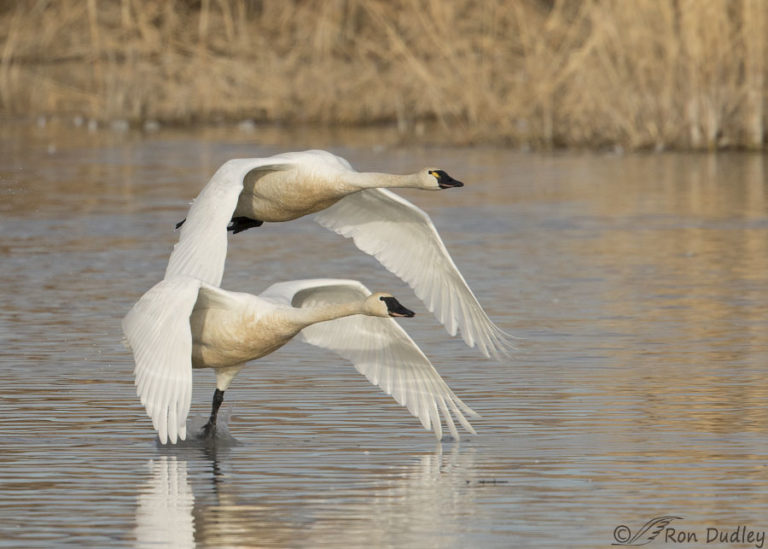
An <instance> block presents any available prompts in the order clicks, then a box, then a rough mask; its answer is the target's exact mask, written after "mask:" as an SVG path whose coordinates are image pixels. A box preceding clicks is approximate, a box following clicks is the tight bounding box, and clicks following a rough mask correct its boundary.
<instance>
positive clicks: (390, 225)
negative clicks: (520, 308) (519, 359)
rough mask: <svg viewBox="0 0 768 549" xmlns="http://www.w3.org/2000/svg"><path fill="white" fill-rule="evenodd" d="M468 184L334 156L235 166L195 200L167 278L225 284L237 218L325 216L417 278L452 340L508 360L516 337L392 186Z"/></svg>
mask: <svg viewBox="0 0 768 549" xmlns="http://www.w3.org/2000/svg"><path fill="white" fill-rule="evenodd" d="M461 185H462V184H461V183H460V182H458V181H456V180H454V179H453V178H451V177H450V176H449V175H448V174H446V173H445V172H444V171H442V170H438V169H434V168H427V169H424V170H422V171H419V172H416V173H414V174H408V175H392V174H385V173H361V172H357V171H355V170H354V169H352V167H351V166H350V164H349V162H347V161H346V160H345V159H343V158H341V157H338V156H335V155H333V154H331V153H329V152H326V151H305V152H293V153H284V154H279V155H276V156H272V157H268V158H251V159H238V160H230V161H229V162H226V163H225V164H224V165H223V166H221V168H219V170H218V171H217V172H216V173H215V174H214V175H213V177H212V178H211V180H210V182H209V183H208V184H207V185H206V186H205V187H204V188H203V190H202V191H201V192H200V194H199V195H198V197H197V198H196V199H195V201H194V203H193V204H192V207H191V208H190V210H189V214H188V215H187V218H186V220H185V222H184V225H183V226H182V228H181V236H180V238H179V242H178V244H176V246H175V247H174V250H173V253H172V254H171V258H170V260H169V263H168V268H167V270H166V277H169V276H173V275H186V276H192V277H195V278H199V279H200V280H202V281H204V282H206V283H208V284H211V285H214V286H218V285H219V284H220V282H221V278H222V275H223V272H224V261H225V259H226V253H227V236H226V231H225V228H226V227H227V225H228V224H229V223H230V221H231V220H233V219H236V218H241V219H244V218H245V219H251V220H258V221H261V222H264V221H266V222H277V221H288V220H291V219H296V218H298V217H301V216H303V215H307V214H311V213H318V212H319V213H318V215H317V216H316V217H315V220H316V221H317V222H318V223H320V224H321V225H322V226H324V227H326V228H328V229H330V230H332V231H335V232H337V233H338V234H341V235H343V236H345V237H347V238H352V239H353V241H354V243H355V245H356V246H357V247H358V248H359V249H361V250H362V251H364V252H366V253H368V254H371V255H373V256H374V257H376V258H377V259H378V260H379V261H380V262H381V264H382V265H384V266H385V267H386V268H387V269H389V270H390V271H392V272H393V273H394V274H396V275H397V276H399V277H400V278H402V279H403V280H404V281H405V282H407V283H408V284H409V285H410V286H411V288H413V289H414V291H415V293H416V295H417V296H418V297H419V298H420V299H421V300H422V301H423V302H424V303H425V305H426V306H427V308H428V309H429V310H430V311H431V312H433V313H434V314H435V316H436V317H437V319H438V320H439V321H440V322H442V323H443V324H444V325H445V327H446V329H447V330H448V332H449V333H450V334H451V335H456V333H457V331H458V332H461V336H462V338H463V339H464V341H465V342H466V343H467V345H469V346H470V347H474V346H477V347H478V348H479V349H480V351H482V353H483V354H484V355H485V356H493V357H494V358H497V359H498V358H500V357H501V356H502V355H505V354H507V352H508V350H509V349H510V348H511V343H510V340H509V337H510V336H509V335H508V334H506V333H505V332H504V331H502V330H501V329H500V328H498V327H497V326H496V325H495V324H494V323H493V322H492V321H491V320H490V318H488V315H487V314H486V313H485V311H484V310H483V308H482V306H481V305H480V303H479V302H478V300H477V298H476V297H475V295H474V294H473V293H472V290H470V288H469V286H468V285H467V283H466V281H465V279H464V277H463V276H462V275H461V273H460V272H459V270H458V268H457V267H456V264H455V263H454V262H453V260H452V259H451V256H450V254H449V253H448V250H447V249H446V248H445V245H444V244H443V242H442V240H441V239H440V236H439V235H438V233H437V230H436V229H435V226H434V225H433V223H432V221H431V220H430V218H429V216H428V215H427V214H426V213H425V212H424V211H422V210H421V209H419V208H418V207H416V206H415V205H413V204H412V203H410V202H409V201H407V200H405V199H403V198H401V197H400V196H398V195H396V194H395V193H393V192H391V191H389V190H387V189H386V188H385V187H387V188H398V187H400V188H406V187H407V188H418V189H423V190H440V189H442V188H448V187H457V186H461ZM238 230H240V229H238Z"/></svg>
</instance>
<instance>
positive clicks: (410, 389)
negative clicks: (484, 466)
mask: <svg viewBox="0 0 768 549" xmlns="http://www.w3.org/2000/svg"><path fill="white" fill-rule="evenodd" d="M370 294H371V292H370V291H369V290H368V288H366V287H365V286H363V285H362V284H361V283H359V282H357V281H355V280H336V279H315V280H297V281H291V282H284V283H279V284H275V285H273V286H271V287H270V288H269V289H268V290H267V291H266V292H264V293H263V294H261V297H269V298H272V299H282V300H283V301H284V302H289V303H291V304H292V305H293V306H294V307H308V306H317V305H321V304H328V303H346V302H349V301H354V300H357V299H364V298H365V297H367V296H369V295H370ZM301 335H302V337H303V339H304V340H305V341H306V342H307V343H311V344H312V345H316V346H318V347H322V348H324V349H329V350H331V351H334V352H336V353H338V354H339V355H341V356H342V357H344V358H346V359H347V360H349V361H351V362H352V363H353V364H354V365H355V368H356V369H357V371H358V372H360V373H361V374H363V375H364V376H365V377H367V378H368V381H370V382H371V383H373V384H374V385H376V386H378V387H380V388H381V389H382V390H383V391H384V392H385V393H387V394H388V395H392V397H394V399H395V400H396V401H397V402H398V403H399V404H401V405H403V406H405V407H407V408H408V410H409V411H410V412H411V414H413V415H414V416H416V417H417V418H419V419H420V420H421V423H422V425H423V426H424V428H425V429H427V430H434V432H435V435H436V436H437V438H438V439H440V438H442V435H443V428H442V420H441V418H440V416H441V414H442V417H443V418H444V419H445V423H446V425H447V426H448V429H449V431H450V432H451V435H452V436H453V437H454V438H455V439H457V440H458V438H459V433H458V431H457V429H456V426H455V425H454V422H453V417H454V416H455V418H456V419H457V420H458V421H459V423H461V424H462V425H463V426H464V428H465V429H466V430H467V431H469V432H470V433H475V430H474V429H473V428H472V425H470V424H469V421H467V418H466V417H465V416H464V414H466V415H469V416H475V417H476V416H477V414H476V413H475V412H474V411H473V410H472V409H471V408H469V406H467V405H466V404H464V403H463V402H462V401H461V400H460V399H459V397H457V396H456V395H455V394H454V393H453V391H451V389H450V388H449V387H448V385H447V384H446V383H445V381H443V379H442V378H441V377H440V374H438V373H437V370H435V368H434V366H432V363H431V362H430V361H429V359H428V358H427V357H426V356H425V355H424V353H422V352H421V349H419V347H418V346H417V345H416V344H415V343H414V342H413V340H412V339H411V338H410V337H408V334H406V333H405V331H404V330H403V329H402V328H401V327H400V326H399V325H398V324H397V322H395V321H394V320H393V319H391V318H379V317H371V316H365V315H355V316H349V317H345V318H340V319H337V320H330V321H327V322H320V323H318V324H313V325H312V326H309V327H307V328H304V329H303V330H302V331H301Z"/></svg>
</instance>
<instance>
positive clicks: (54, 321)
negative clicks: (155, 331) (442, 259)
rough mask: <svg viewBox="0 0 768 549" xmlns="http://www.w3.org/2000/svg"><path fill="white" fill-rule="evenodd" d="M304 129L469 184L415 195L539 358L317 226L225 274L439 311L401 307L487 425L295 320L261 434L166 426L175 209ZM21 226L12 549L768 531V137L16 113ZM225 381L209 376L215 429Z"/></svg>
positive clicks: (10, 239) (14, 264)
mask: <svg viewBox="0 0 768 549" xmlns="http://www.w3.org/2000/svg"><path fill="white" fill-rule="evenodd" d="M265 142H268V143H270V144H269V145H265V144H264V143H265ZM349 143H356V145H354V146H352V145H349ZM310 146H313V147H323V148H328V149H331V150H333V151H334V152H336V153H338V154H341V155H342V156H345V157H346V158H348V159H349V160H350V161H351V162H352V164H353V165H355V166H356V167H357V168H358V169H363V170H370V171H377V170H378V171H384V170H386V171H392V172H401V173H402V172H409V171H414V170H415V169H417V168H420V167H422V166H426V165H430V166H433V165H434V166H439V167H442V168H443V169H445V170H447V171H448V172H449V173H451V174H452V175H454V177H457V178H459V179H461V180H463V181H464V182H465V183H466V186H465V187H464V188H463V189H460V190H450V191H445V192H439V193H425V192H418V191H410V192H403V193H402V194H403V195H405V196H406V197H407V198H409V199H410V200H412V201H413V202H415V203H416V204H418V205H419V206H421V207H422V208H424V209H425V210H427V211H428V212H429V213H430V215H431V216H432V219H433V221H434V222H435V224H436V225H437V227H438V229H439V231H440V233H441V234H442V235H443V238H444V240H445V243H446V246H447V247H448V249H449V250H450V251H451V253H452V254H453V257H454V259H455V261H456V263H457V264H458V265H459V267H460V268H461V270H462V272H463V273H464V275H465V277H466V278H467V280H468V281H469V283H470V285H471V286H472V288H473V289H474V291H475V293H476V294H477V296H478V298H479V299H480V301H481V302H482V303H483V304H484V305H485V306H486V309H487V310H488V312H489V314H490V315H491V316H492V317H493V318H494V319H495V320H496V321H497V323H498V324H499V325H500V326H501V327H502V328H504V329H505V330H507V331H509V332H511V333H513V334H515V335H517V336H519V337H520V338H521V339H519V340H518V350H517V352H516V353H515V354H514V356H513V357H512V358H511V359H509V360H506V361H504V362H502V363H496V362H492V361H488V360H486V359H484V358H483V357H482V356H480V355H479V353H477V352H475V351H474V350H472V349H468V348H466V347H465V346H464V345H463V344H462V343H461V342H460V341H459V340H456V339H452V338H450V337H449V336H448V335H447V334H446V333H445V332H444V331H443V330H442V328H441V327H440V326H439V325H438V324H437V322H436V321H435V320H434V318H433V317H432V316H431V315H430V314H429V313H428V312H427V311H425V310H424V308H423V306H422V305H421V303H420V302H418V300H417V299H416V298H415V296H414V295H413V293H412V292H411V291H410V290H409V289H408V288H407V287H406V286H404V285H403V284H402V283H401V282H400V281H399V280H398V279H397V278H395V277H394V276H393V275H391V274H389V273H388V272H386V271H384V270H383V269H382V268H380V267H379V266H378V264H377V263H376V262H375V261H374V260H373V259H371V258H370V257H368V256H366V255H364V254H362V253H361V252H358V251H357V250H356V248H355V247H354V246H353V245H352V244H351V243H350V242H349V241H346V240H344V239H343V238H341V237H338V236H336V235H334V234H332V233H330V232H328V231H326V230H324V229H322V228H320V227H319V226H318V225H316V224H315V223H313V222H312V221H311V219H303V220H297V221H294V222H291V223H286V224H271V225H270V224H266V225H265V226H263V227H261V228H259V229H255V230H250V231H247V232H245V233H242V234H239V235H237V236H235V237H230V250H229V259H228V263H227V271H226V273H225V277H224V282H223V286H224V287H225V288H228V289H232V290H238V291H250V292H253V293H258V292H260V291H261V290H263V289H264V288H266V287H267V286H268V285H270V284H271V283H273V282H275V281H279V280H287V279H294V278H305V277H325V276H329V277H344V278H356V279H359V280H361V281H363V282H364V283H365V284H366V285H367V286H369V287H370V288H372V289H379V290H389V291H392V292H393V293H394V294H395V295H397V296H398V297H399V298H400V300H401V301H402V302H403V303H404V304H405V305H406V306H408V307H410V308H413V309H414V310H416V312H417V316H416V318H414V319H410V320H409V319H405V320H403V321H402V323H401V325H402V326H403V327H404V328H405V329H406V330H407V331H408V332H409V333H410V334H411V336H412V337H413V338H414V339H415V340H416V342H417V343H419V344H420V345H421V347H422V348H423V350H424V351H425V353H426V354H427V355H428V356H429V357H430V358H431V359H432V361H433V362H434V364H435V365H436V367H437V368H438V370H439V371H440V372H441V374H442V375H443V377H444V378H445V380H446V381H447V382H448V384H449V385H450V386H451V387H452V388H453V390H454V391H455V392H456V393H457V394H458V395H459V396H460V397H461V398H462V399H463V400H464V401H465V402H467V403H468V404H469V405H470V406H472V407H473V408H474V409H475V410H477V411H478V412H479V413H480V414H481V415H482V416H483V417H482V418H481V419H478V420H475V422H474V425H475V427H476V429H477V431H478V435H477V436H474V435H469V436H466V437H463V438H462V439H461V441H460V442H458V443H453V442H443V443H442V444H441V443H437V442H436V441H435V439H434V437H433V436H432V435H431V434H430V433H428V432H426V431H424V430H423V429H422V428H421V426H420V424H419V422H418V421H417V420H416V419H414V418H412V417H411V416H410V415H409V414H408V413H407V411H405V410H404V409H402V408H400V407H399V406H398V405H397V404H396V403H394V401H392V400H391V399H390V398H389V397H387V396H386V395H384V394H382V393H381V392H380V391H378V390H377V389H376V388H375V387H372V386H370V385H369V384H368V383H367V381H366V380H365V379H364V378H363V377H362V376H360V375H359V374H357V373H356V372H355V371H354V369H353V368H352V367H351V366H350V365H349V364H347V363H345V362H344V361H343V360H342V359H339V358H338V357H336V356H335V355H332V354H330V353H328V352H324V351H320V350H318V349H315V348H312V347H309V346H307V345H304V344H302V343H299V342H293V343H291V344H289V345H287V346H286V347H284V348H283V349H281V350H280V351H278V352H276V353H275V354H273V355H271V356H269V357H267V358H265V359H262V360H260V361H257V362H255V363H253V364H252V365H251V367H250V368H247V369H246V370H244V371H243V372H242V373H241V374H240V375H239V377H237V378H236V379H235V382H234V383H233V385H232V387H231V389H230V390H229V391H227V397H226V401H225V406H224V412H223V413H224V415H225V419H226V420H227V421H228V425H229V430H230V433H231V435H232V436H233V437H234V438H235V439H236V440H237V444H228V445H224V444H220V445H219V446H218V447H217V448H215V449H207V450H206V449H204V448H199V447H194V446H193V447H184V448H162V447H159V446H157V445H156V444H155V440H154V438H153V431H152V428H151V424H150V422H149V420H148V419H147V417H146V415H145V413H144V410H143V409H142V407H141V406H140V404H139V402H138V400H137V398H136V397H135V394H134V388H133V379H132V368H133V362H132V357H131V355H130V353H129V352H128V351H127V350H126V349H125V348H123V346H122V345H121V341H120V340H121V332H120V320H121V318H122V316H123V315H124V314H125V313H126V312H127V310H128V309H129V308H130V306H131V305H132V304H133V302H135V301H136V299H138V297H139V296H140V295H141V294H142V293H143V292H144V291H145V290H147V289H148V288H149V287H150V286H152V285H153V284H154V283H155V282H156V281H158V280H159V279H160V278H161V277H162V274H163V271H164V268H165V263H166V261H167V258H168V254H169V251H170V249H171V246H172V245H173V243H174V242H175V240H176V238H177V233H175V232H174V230H173V226H174V224H175V223H176V222H177V221H179V220H181V219H182V218H183V217H184V215H185V212H186V209H187V207H188V203H189V201H190V200H191V199H192V198H193V197H194V196H195V194H197V192H198V191H199V189H200V188H201V187H202V186H203V184H204V183H205V182H206V181H207V179H208V177H210V175H211V174H212V173H213V171H214V170H215V169H216V168H217V167H218V165H219V164H221V163H222V162H223V161H225V160H226V159H229V158H232V157H242V156H265V155H268V154H273V153H275V152H279V151H282V150H286V149H288V150H290V149H301V148H307V147H310ZM0 230H1V231H2V233H1V234H2V239H0V300H2V301H1V302H0V386H1V387H2V393H0V411H1V412H2V420H1V421H0V547H20V546H24V547H38V546H46V547H49V546H60V545H70V546H90V547H104V546H124V547H132V546H164V545H167V546H173V547H192V546H195V545H197V546H201V547H203V546H207V547H223V546H226V547H324V546H325V547H360V546H367V547H456V548H464V547H524V546H542V547H555V546H558V547H569V546H572V547H609V546H610V545H611V543H615V542H616V541H617V539H615V538H614V532H616V535H617V536H618V539H624V540H627V539H628V537H627V536H632V535H634V534H636V533H638V532H639V531H640V529H641V527H642V526H643V525H644V524H645V523H646V522H647V521H649V520H651V519H653V518H654V517H660V516H672V517H678V518H672V519H668V520H669V525H668V526H669V527H675V528H676V532H680V531H684V532H688V533H693V534H695V535H697V536H698V541H699V542H703V541H704V540H705V538H706V535H707V528H718V529H719V530H721V531H729V532H730V531H733V530H735V529H736V528H737V527H738V526H746V527H747V528H750V529H752V530H755V531H757V532H758V533H759V532H760V531H763V532H765V531H766V530H768V467H767V466H768V413H767V412H768V384H766V367H767V366H768V291H766V290H767V289H768V285H767V283H768V184H767V183H766V174H765V159H764V157H763V156H759V155H751V154H723V155H717V156H707V155H675V154H664V155H636V156H633V155H625V156H621V155H603V154H575V153H567V154H565V153H564V154H531V153H529V154H525V153H517V152H512V151H506V150H494V149H441V148H392V147H380V146H376V140H375V139H374V138H372V137H370V136H368V137H366V138H357V137H354V138H351V139H350V138H344V139H342V138H339V137H338V136H313V135H309V134H306V135H305V134H297V135H292V136H289V137H287V138H283V139H282V141H281V140H280V139H278V138H276V137H275V136H274V135H272V136H269V137H264V136H260V135H259V133H258V132H257V133H255V134H248V135H245V134H240V135H239V134H237V133H233V134H231V135H228V134H226V133H224V132H220V133H218V132H207V133H206V132H199V133H189V134H177V133H172V132H168V133H163V132H159V133H155V134H151V135H143V136H142V135H137V134H132V133H123V134H115V133H110V132H108V131H101V132H96V133H87V132H85V131H84V130H83V131H80V130H77V131H64V130H57V129H53V128H50V127H48V128H37V127H36V128H20V127H17V126H10V127H5V128H2V129H0ZM213 386H214V379H213V375H212V373H211V372H209V371H202V372H199V371H196V372H195V393H194V397H193V410H192V415H193V416H195V417H194V418H193V420H192V421H193V422H194V421H197V422H198V423H200V422H201V421H202V419H201V418H204V416H206V415H207V412H208V407H209V401H210V398H211V395H212V391H213ZM620 525H625V526H626V528H627V529H628V531H629V533H627V530H626V529H620V528H619V529H618V530H617V527H619V526H620ZM666 534H667V532H662V533H661V534H660V536H659V537H658V538H657V539H655V540H654V541H652V542H651V543H652V544H655V545H658V546H661V545H663V544H664V543H665V542H668V541H669V540H664V539H662V537H663V536H665V535H666ZM622 536H625V537H622ZM636 541H647V540H645V539H644V538H643V539H641V540H636ZM714 545H717V543H713V544H710V546H714ZM720 546H725V544H720ZM734 546H743V547H750V546H756V543H746V542H745V543H742V544H739V543H735V544H734Z"/></svg>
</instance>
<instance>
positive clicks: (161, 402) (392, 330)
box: [123, 231, 477, 443]
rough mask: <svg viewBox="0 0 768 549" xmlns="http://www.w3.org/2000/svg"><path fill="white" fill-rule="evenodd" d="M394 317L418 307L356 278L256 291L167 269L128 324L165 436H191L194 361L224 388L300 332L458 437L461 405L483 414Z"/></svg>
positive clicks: (142, 390)
mask: <svg viewBox="0 0 768 549" xmlns="http://www.w3.org/2000/svg"><path fill="white" fill-rule="evenodd" d="M222 232H223V231H222ZM390 316H412V313H411V312H410V311H408V310H407V309H405V308H403V307H402V305H400V304H399V303H398V302H397V300H394V298H392V297H391V296H389V294H381V293H377V294H371V292H370V291H369V290H368V289H367V288H366V287H365V286H364V285H362V284H361V283H359V282H357V281H353V280H337V279H313V280H298V281H292V282H282V283H278V284H274V285H272V286H270V287H269V288H268V289H267V290H266V291H265V292H263V293H262V294H261V295H260V296H255V295H251V294H246V293H236V292H228V291H225V290H222V289H220V288H217V287H216V286H213V285H210V284H208V283H205V282H202V281H201V280H199V279H197V278H194V277H189V276H183V275H170V276H167V277H166V279H165V280H163V281H161V282H159V283H158V284H156V285H155V286H154V287H153V288H152V289H150V290H149V291H148V292H147V293H145V294H144V295H143V296H142V297H141V299H139V301H138V302H137V303H136V305H134V307H133V308H132V309H131V310H130V311H129V313H128V314H127V315H126V317H125V319H124V320H123V330H124V332H125V335H126V340H127V342H128V344H129V346H130V348H131V349H132V350H133V354H134V358H135V361H136V369H135V376H136V387H137V393H138V395H139V397H140V398H141V402H142V404H144V406H145V407H146V410H147V413H148V414H149V416H150V418H151V419H152V423H153V425H154V427H155V429H156V430H157V432H158V436H159V438H160V441H161V442H163V443H165V442H166V441H168V440H170V441H171V442H172V443H175V442H176V441H177V440H178V439H182V440H183V439H184V438H185V437H186V427H185V425H186V419H187V414H188V412H189V407H190V397H191V392H192V368H193V367H195V368H206V367H209V368H214V369H215V370H216V386H217V390H218V391H221V392H222V394H223V391H224V390H226V389H227V387H228V386H229V384H230V382H231V381H232V378H233V377H234V376H235V375H236V374H237V372H238V371H239V370H240V369H242V368H243V367H244V366H245V363H246V362H247V361H249V360H252V359H255V358H259V357H262V356H264V355H266V354H269V353H271V352H273V351H274V350H276V349H277V348H279V347H280V346H282V345H284V344H285V343H287V342H288V341H289V340H290V339H291V338H292V337H294V336H295V335H296V334H298V333H300V334H301V336H302V339H304V340H305V341H306V342H307V343H310V344H312V345H316V346H318V347H322V348H325V349H329V350H332V351H334V352H336V353H338V354H339V355H341V356H342V357H344V358H346V359H348V360H350V361H351V362H352V363H353V364H354V366H355V368H356V369H357V370H358V371H359V372H360V373H362V374H363V375H365V376H366V377H367V378H368V380H369V381H370V382H371V383H373V384H374V385H377V386H378V387H380V388H381V389H382V390H383V391H384V392H386V393H387V394H390V395H392V396H393V397H394V398H395V400H396V401H397V402H399V403H400V404H402V405H403V406H406V407H407V408H408V410H409V411H410V412H411V413H412V414H413V415H414V416H416V417H418V418H419V419H420V420H421V423H422V425H423V426H424V428H425V429H427V430H433V431H434V432H435V434H436V436H437V437H438V438H441V437H442V421H443V420H445V422H446V425H447V427H448V429H449V431H450V432H451V434H452V435H453V436H454V438H456V439H458V438H459V434H458V431H457V429H456V427H455V425H454V422H453V419H452V416H453V417H455V418H456V419H457V420H458V421H459V422H460V423H461V424H462V425H463V426H464V428H465V429H467V430H468V431H469V432H472V433H474V432H475V431H474V429H473V428H472V426H471V425H470V424H469V422H468V421H467V419H466V417H465V415H464V414H466V415H469V416H476V415H477V414H476V413H475V412H473V411H472V410H471V409H470V408H469V407H468V406H467V405H465V404H464V403H463V402H462V401H461V400H460V399H459V398H458V397H457V396H456V395H455V394H454V393H453V392H452V391H451V389H450V388H449V387H448V386H447V385H446V383H445V382H444V381H443V380H442V378H441V377H440V375H439V374H438V373H437V371H436V370H435V368H434V367H433V366H432V364H431V363H430V361H429V359H428V358H427V357H426V356H425V355H424V353H422V352H421V350H420V349H419V348H418V346H417V345H416V344H415V343H414V342H413V340H412V339H411V338H410V337H408V335H407V334H406V333H405V331H404V330H403V329H402V328H401V327H400V326H399V325H398V324H397V323H396V322H395V321H394V320H392V319H391V318H389V317H390ZM216 409H218V408H216ZM214 415H215V414H214ZM441 416H442V419H441Z"/></svg>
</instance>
